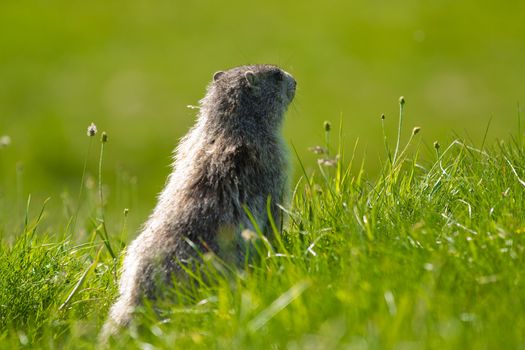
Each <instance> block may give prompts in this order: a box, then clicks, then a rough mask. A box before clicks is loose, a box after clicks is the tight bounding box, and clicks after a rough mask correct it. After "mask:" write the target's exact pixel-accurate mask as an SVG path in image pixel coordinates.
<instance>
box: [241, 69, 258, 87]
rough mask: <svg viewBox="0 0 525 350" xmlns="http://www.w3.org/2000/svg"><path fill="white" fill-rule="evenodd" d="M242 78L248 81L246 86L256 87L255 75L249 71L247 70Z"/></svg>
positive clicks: (256, 79)
mask: <svg viewBox="0 0 525 350" xmlns="http://www.w3.org/2000/svg"><path fill="white" fill-rule="evenodd" d="M244 77H245V78H246V80H247V81H248V85H249V86H252V87H253V86H256V85H257V84H258V83H259V79H258V78H257V76H256V75H255V73H254V72H252V71H251V70H249V71H247V72H246V73H244Z"/></svg>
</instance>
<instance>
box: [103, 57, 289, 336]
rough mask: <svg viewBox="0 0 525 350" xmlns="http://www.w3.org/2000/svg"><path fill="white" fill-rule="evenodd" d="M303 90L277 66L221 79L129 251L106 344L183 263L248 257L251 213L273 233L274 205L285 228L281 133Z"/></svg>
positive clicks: (212, 87) (244, 69)
mask: <svg viewBox="0 0 525 350" xmlns="http://www.w3.org/2000/svg"><path fill="white" fill-rule="evenodd" d="M295 86H296V82H295V80H294V79H293V77H292V76H291V75H290V74H288V73H286V72H284V71H283V70H281V69H279V68H278V67H276V66H273V65H252V66H242V67H237V68H233V69H230V70H228V71H224V72H217V73H215V75H214V77H213V81H212V82H211V83H210V84H209V86H208V89H207V93H206V96H205V97H204V98H203V99H202V100H201V101H200V111H199V114H198V118H197V122H196V124H195V125H194V126H193V127H192V128H191V130H190V131H189V132H188V133H187V134H186V136H184V138H183V139H182V140H181V141H180V144H179V145H178V147H177V149H176V151H175V157H174V158H175V162H174V165H173V172H172V173H171V174H170V176H169V179H168V182H167V184H166V187H165V188H164V190H163V191H162V193H161V194H160V196H159V201H158V204H157V206H156V207H155V209H154V211H153V213H152V215H151V216H150V218H149V220H148V221H147V222H146V223H145V225H144V229H143V231H142V233H141V234H140V235H139V236H138V237H137V238H136V239H135V240H134V241H133V242H132V243H131V244H130V246H129V248H128V251H127V254H126V256H125V259H124V264H123V271H122V276H121V279H120V296H119V298H118V300H117V301H116V303H115V304H114V305H113V307H112V308H111V311H110V315H109V318H108V321H107V322H106V324H105V325H104V329H103V331H102V333H101V339H102V340H103V341H104V340H107V338H108V337H109V336H110V335H111V334H113V333H115V332H116V331H117V330H118V328H119V327H123V326H126V325H127V324H128V323H129V322H130V320H131V316H132V313H133V310H134V309H135V307H136V306H138V305H139V304H140V301H141V299H142V298H143V297H148V298H154V297H155V295H156V293H157V287H158V283H159V282H160V283H169V282H170V281H171V278H172V277H173V276H177V275H179V276H180V274H181V273H182V271H181V266H180V264H181V263H184V262H186V261H188V260H191V259H192V258H194V257H196V256H198V254H197V253H198V252H199V253H205V252H207V251H210V250H211V251H213V252H214V253H216V254H218V255H219V256H221V257H223V258H226V259H228V260H231V257H229V256H226V255H231V254H233V255H235V257H236V258H239V257H242V254H243V252H242V249H241V247H240V244H239V243H240V242H242V239H241V238H240V234H241V231H242V230H243V229H246V228H250V229H253V227H252V223H251V221H250V220H249V219H248V216H247V215H246V213H245V209H244V208H245V207H246V208H248V209H249V211H250V212H251V213H252V215H253V216H254V218H255V221H256V222H257V225H258V226H259V228H260V229H261V230H262V231H263V232H264V233H267V234H268V233H269V232H270V228H269V222H268V215H267V210H266V205H267V200H268V198H271V204H270V205H271V213H272V216H273V218H274V220H275V221H276V222H279V219H280V213H279V210H278V209H277V204H280V203H283V201H284V200H285V194H286V192H287V180H288V172H289V171H288V160H287V151H286V146H285V144H284V141H283V139H282V136H281V126H282V122H283V119H284V113H285V112H286V109H287V107H288V105H289V104H290V102H291V101H292V99H293V97H294V94H295ZM190 242H192V244H190ZM232 243H233V244H232ZM224 246H228V247H230V248H229V249H224ZM231 247H233V250H232V249H231ZM235 257H234V258H235Z"/></svg>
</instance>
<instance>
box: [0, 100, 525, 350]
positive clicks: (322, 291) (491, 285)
mask: <svg viewBox="0 0 525 350" xmlns="http://www.w3.org/2000/svg"><path fill="white" fill-rule="evenodd" d="M400 107H401V108H402V109H401V112H402V113H403V108H404V105H403V104H402V103H401V104H400ZM400 118H402V114H401V115H400ZM402 122H403V120H401V119H400V121H399V126H400V128H399V132H398V135H397V138H396V141H395V146H392V145H391V144H390V140H389V139H388V138H386V137H385V138H384V140H385V150H386V155H385V161H384V164H383V169H382V171H381V173H380V175H379V176H378V177H377V178H376V179H369V178H367V174H366V172H365V170H364V167H363V164H355V162H354V154H350V155H345V154H343V152H342V150H343V149H344V147H341V146H340V145H341V144H342V143H343V142H344V137H343V136H342V135H339V137H338V143H337V144H336V143H334V139H336V138H337V137H333V136H334V135H332V134H333V131H332V130H331V127H330V125H329V124H328V127H327V125H326V124H325V132H326V137H325V141H326V144H325V145H323V146H319V147H315V148H314V150H315V151H316V152H317V153H319V168H318V170H317V171H315V172H314V173H308V172H306V171H304V170H301V169H304V168H305V167H303V166H302V164H299V167H298V169H300V170H301V171H300V178H299V180H298V182H297V183H296V184H295V185H294V187H293V190H292V193H291V196H290V197H291V198H290V205H286V206H284V207H283V208H282V209H283V211H284V212H285V215H286V217H287V219H286V224H285V225H284V229H283V230H282V231H280V230H279V225H278V224H276V223H272V227H273V228H274V230H275V239H274V241H273V244H272V245H269V244H267V243H265V244H263V245H262V247H263V248H264V249H260V250H259V253H258V255H259V258H258V259H252V260H247V263H246V266H245V268H244V269H238V268H236V267H233V266H232V265H230V264H228V263H225V262H223V261H221V260H220V259H218V258H217V257H216V256H213V255H205V256H204V257H203V263H202V266H201V268H199V269H197V270H196V272H194V273H193V272H192V273H193V274H192V275H191V277H190V279H191V280H192V281H193V282H192V283H188V282H180V281H174V285H173V287H172V288H169V290H168V292H167V297H166V298H165V299H163V300H160V301H158V302H157V303H156V304H155V305H150V304H148V303H146V305H145V306H144V307H143V308H141V310H138V312H137V323H136V324H135V325H133V326H132V327H131V328H130V329H129V330H124V331H123V332H122V334H120V336H119V337H118V338H117V339H114V343H113V346H114V347H115V348H148V349H153V348H180V349H187V348H202V349H209V348H224V349H244V348H246V349H268V348H273V349H281V348H283V349H284V348H287V349H288V348H289V349H337V348H359V349H380V348H435V349H443V348H473V349H475V348H482V349H493V348H505V349H506V348H519V347H523V346H525V336H524V334H525V293H523V290H524V287H525V274H524V270H523V266H524V263H525V261H524V253H525V252H524V247H525V245H524V244H525V215H524V204H525V182H524V180H525V163H524V160H525V145H524V144H523V141H522V137H521V135H520V136H519V137H509V138H508V139H507V140H501V141H499V142H497V143H495V144H494V145H492V146H490V147H484V148H476V147H474V146H473V145H471V144H469V143H467V142H466V141H464V140H461V139H455V140H453V141H452V142H450V143H445V142H440V143H437V142H436V143H435V144H434V148H432V147H429V148H430V149H426V148H425V146H423V143H421V140H420V137H421V134H423V132H421V133H420V132H419V131H420V129H419V128H414V129H413V130H412V133H411V134H410V135H411V136H410V137H409V140H408V141H407V143H406V144H405V145H402V144H401V139H402V138H401V133H402V132H404V130H403V129H402V127H401V126H402ZM423 131H424V130H423ZM385 134H386V133H385ZM336 136H337V135H336ZM354 149H355V150H357V149H358V146H357V144H356V147H355V148H354ZM355 150H354V153H355V152H357V151H355ZM391 150H393V153H392V152H391ZM429 151H430V152H429ZM422 154H425V155H424V156H422ZM42 212H43V213H45V214H47V216H52V215H53V213H48V212H46V210H42ZM45 216H46V215H43V216H38V217H36V218H31V217H28V220H27V224H26V225H25V227H26V229H25V230H24V232H23V233H22V234H18V236H17V239H16V240H15V243H14V244H7V243H6V242H3V241H2V242H1V245H2V250H1V252H0V273H1V277H2V278H1V279H0V308H1V310H0V311H1V313H0V327H1V328H0V329H1V331H0V344H1V345H0V346H1V347H2V348H16V347H23V346H26V347H30V348H35V347H42V348H62V347H64V348H94V347H96V343H95V339H96V335H97V331H98V329H99V327H100V325H101V322H102V321H103V319H104V318H105V316H106V312H107V309H108V306H109V304H110V302H111V300H112V298H113V297H114V296H115V292H116V287H115V281H114V276H113V272H112V271H113V265H114V259H113V257H112V254H111V253H110V251H109V247H108V245H107V244H105V243H104V239H100V238H101V237H100V236H98V235H97V234H96V233H95V231H96V229H97V227H87V228H88V229H89V230H88V231H89V232H92V234H91V235H90V236H88V237H90V238H89V239H88V240H87V241H84V242H78V241H75V240H73V239H71V238H70V237H67V236H66V237H64V236H63V235H61V233H60V232H54V231H53V229H50V230H49V231H46V232H38V233H35V232H36V231H34V230H36V228H37V227H38V225H39V223H40V222H41V221H42V217H44V218H45ZM28 232H30V234H28ZM12 234H16V230H15V229H13V231H12ZM257 237H258V235H257V233H255V238H254V239H257ZM106 238H107V239H108V240H109V242H111V243H114V244H113V246H118V244H117V243H118V242H115V240H116V238H112V237H109V236H107V237H106ZM259 239H261V238H260V237H259ZM263 243H264V242H263ZM118 253H119V252H118V251H115V252H114V254H115V255H117V254H118ZM79 281H81V283H80V282H79ZM79 283H80V284H79ZM72 290H75V292H74V295H73V296H72V297H71V298H70V299H69V301H68V302H67V303H64V301H65V300H66V299H68V298H69V297H70V296H71V294H72ZM64 304H65V305H64ZM61 305H64V306H63V307H62V308H60V306H61Z"/></svg>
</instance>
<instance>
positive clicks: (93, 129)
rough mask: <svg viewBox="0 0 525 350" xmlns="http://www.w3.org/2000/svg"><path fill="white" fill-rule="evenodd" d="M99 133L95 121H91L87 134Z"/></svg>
mask: <svg viewBox="0 0 525 350" xmlns="http://www.w3.org/2000/svg"><path fill="white" fill-rule="evenodd" d="M96 133H97V126H96V125H95V123H91V124H90V125H89V126H88V128H87V136H89V137H92V136H95V134H96Z"/></svg>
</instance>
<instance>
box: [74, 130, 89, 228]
mask: <svg viewBox="0 0 525 350" xmlns="http://www.w3.org/2000/svg"><path fill="white" fill-rule="evenodd" d="M92 144H93V137H90V138H89V145H88V150H87V153H86V157H85V158H84V168H83V169H82V177H81V178H80V189H79V190H78V198H77V208H76V210H75V215H74V216H73V224H72V227H71V233H73V232H75V229H76V226H77V218H78V213H79V212H80V203H81V200H82V192H83V190H84V179H85V176H86V169H87V162H88V159H89V153H90V152H91V145H92Z"/></svg>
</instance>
